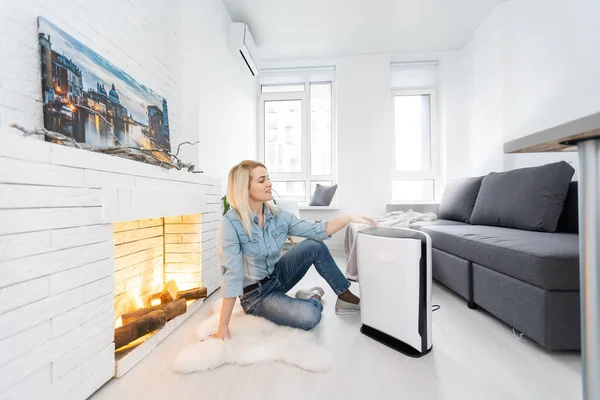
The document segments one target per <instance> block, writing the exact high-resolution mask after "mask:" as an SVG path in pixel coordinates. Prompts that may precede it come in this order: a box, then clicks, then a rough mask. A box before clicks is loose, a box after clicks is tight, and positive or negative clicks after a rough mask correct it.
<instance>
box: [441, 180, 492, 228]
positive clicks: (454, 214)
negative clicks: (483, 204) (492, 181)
mask: <svg viewBox="0 0 600 400" xmlns="http://www.w3.org/2000/svg"><path fill="white" fill-rule="evenodd" d="M482 180H483V176H479V177H476V178H467V179H460V180H455V181H452V182H450V183H448V184H447V185H446V187H445V188H444V195H443V196H442V200H441V201H440V208H439V210H438V213H437V216H438V218H440V219H449V220H452V221H460V222H467V223H468V222H469V220H470V218H471V213H472V212H473V207H475V201H476V200H477V193H479V187H480V186H481V181H482Z"/></svg>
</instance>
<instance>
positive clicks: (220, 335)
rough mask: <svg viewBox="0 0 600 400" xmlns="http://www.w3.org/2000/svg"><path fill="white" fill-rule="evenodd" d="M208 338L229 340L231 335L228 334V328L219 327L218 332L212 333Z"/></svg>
mask: <svg viewBox="0 0 600 400" xmlns="http://www.w3.org/2000/svg"><path fill="white" fill-rule="evenodd" d="M210 337H211V338H213V339H221V340H229V339H231V334H230V333H229V327H227V326H222V327H219V330H218V331H217V333H213V334H212V335H210Z"/></svg>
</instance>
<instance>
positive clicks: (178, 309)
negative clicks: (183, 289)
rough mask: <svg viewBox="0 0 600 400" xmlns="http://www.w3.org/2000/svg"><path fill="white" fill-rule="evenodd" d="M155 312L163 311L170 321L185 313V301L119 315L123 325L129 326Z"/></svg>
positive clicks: (181, 300)
mask: <svg viewBox="0 0 600 400" xmlns="http://www.w3.org/2000/svg"><path fill="white" fill-rule="evenodd" d="M156 310H163V312H164V313H165V315H166V316H167V321H170V320H172V319H173V318H175V317H176V316H178V315H181V314H185V312H186V311H187V305H186V302H185V299H179V300H175V301H172V302H170V303H167V304H161V305H158V306H154V307H148V308H141V309H139V310H135V311H132V312H129V313H126V314H123V315H121V318H122V320H123V324H129V323H131V322H133V321H135V320H136V319H139V318H141V317H143V316H144V315H147V314H149V313H151V312H153V311H156Z"/></svg>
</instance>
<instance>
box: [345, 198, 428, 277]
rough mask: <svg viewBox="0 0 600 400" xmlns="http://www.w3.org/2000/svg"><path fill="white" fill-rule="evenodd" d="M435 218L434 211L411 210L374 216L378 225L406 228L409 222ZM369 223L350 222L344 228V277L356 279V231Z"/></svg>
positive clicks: (366, 226)
mask: <svg viewBox="0 0 600 400" xmlns="http://www.w3.org/2000/svg"><path fill="white" fill-rule="evenodd" d="M436 218H437V216H436V215H435V214H434V213H430V212H428V213H419V212H416V211H413V210H408V211H393V212H390V213H387V214H385V216H383V217H377V218H375V219H376V220H377V222H379V226H387V227H390V226H392V227H399V228H408V227H409V226H410V224H411V223H413V222H417V221H433V220H435V219H436ZM368 227H369V225H366V224H357V223H354V222H352V223H351V224H350V225H348V228H347V229H346V236H345V237H344V253H345V255H346V260H347V265H346V278H348V279H350V280H353V281H358V265H357V255H356V235H358V232H359V231H361V230H363V229H365V228H368Z"/></svg>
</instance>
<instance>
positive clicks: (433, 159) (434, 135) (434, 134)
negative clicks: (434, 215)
mask: <svg viewBox="0 0 600 400" xmlns="http://www.w3.org/2000/svg"><path fill="white" fill-rule="evenodd" d="M417 95H429V96H430V97H429V99H430V105H429V107H430V108H429V113H430V121H429V122H430V125H429V126H430V128H429V129H430V132H429V134H430V143H429V147H430V150H429V151H430V167H431V168H430V170H428V171H398V170H396V119H395V115H396V113H395V108H394V106H395V101H394V98H395V97H396V96H417ZM390 103H391V105H390V107H391V111H390V112H391V113H392V134H393V138H394V146H393V147H392V152H393V153H392V159H393V160H394V164H393V170H392V181H396V180H433V200H431V201H434V202H435V201H437V200H439V199H438V197H439V193H441V179H440V173H439V172H440V169H439V164H440V160H439V145H440V137H439V130H438V106H437V90H436V89H435V88H415V89H394V88H393V89H392V90H391V97H390ZM390 198H392V202H393V203H403V202H405V203H427V202H431V201H429V200H416V201H412V200H406V201H405V200H395V199H393V195H392V196H390Z"/></svg>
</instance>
